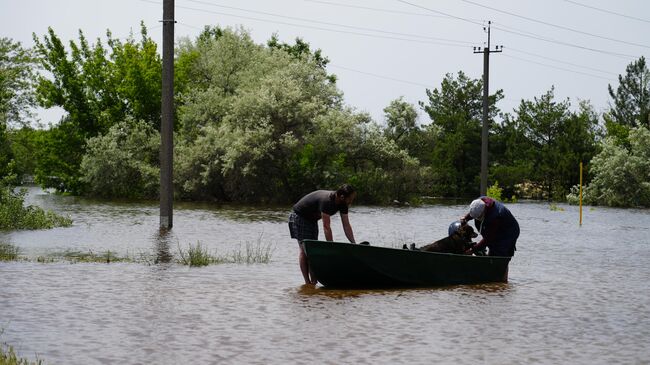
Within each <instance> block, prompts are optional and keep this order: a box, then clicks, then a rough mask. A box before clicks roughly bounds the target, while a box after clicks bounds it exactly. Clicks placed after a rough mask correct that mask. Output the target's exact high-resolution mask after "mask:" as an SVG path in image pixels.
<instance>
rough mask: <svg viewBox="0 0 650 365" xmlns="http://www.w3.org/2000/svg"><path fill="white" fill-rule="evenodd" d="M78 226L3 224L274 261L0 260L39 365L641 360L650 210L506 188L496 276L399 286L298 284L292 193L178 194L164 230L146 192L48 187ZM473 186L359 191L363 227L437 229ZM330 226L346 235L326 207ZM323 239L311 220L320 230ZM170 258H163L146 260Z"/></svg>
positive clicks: (104, 241)
mask: <svg viewBox="0 0 650 365" xmlns="http://www.w3.org/2000/svg"><path fill="white" fill-rule="evenodd" d="M29 201H30V202H31V203H34V204H38V205H39V206H42V207H45V208H48V209H53V210H55V211H56V212H58V213H61V214H65V215H70V216H71V218H72V219H73V220H74V225H73V226H72V227H70V228H58V229H53V230H42V231H21V232H0V242H8V243H12V244H14V245H17V246H19V247H20V248H21V249H22V252H23V255H25V256H28V257H31V258H35V257H37V256H41V255H49V254H52V253H56V252H61V251H65V250H77V251H86V252H87V251H92V252H103V251H106V250H111V251H114V252H117V253H118V254H119V255H145V256H146V255H149V256H150V257H154V258H160V257H164V256H166V255H176V254H177V252H178V247H182V248H187V246H188V245H189V244H196V243H197V242H200V243H201V244H202V245H205V246H207V247H208V248H209V249H210V250H212V251H215V250H216V252H217V254H220V253H227V252H231V251H233V250H237V249H241V248H242V247H245V245H246V244H254V243H257V242H262V243H263V244H270V245H272V247H273V255H272V258H271V262H270V263H268V264H250V265H246V264H222V265H210V266H207V267H199V268H195V267H192V268H190V267H187V266H182V265H179V264H175V263H162V264H145V263H111V264H98V263H76V264H71V263H68V262H55V263H45V264H43V263H37V262H33V261H32V262H25V261H21V262H0V328H2V329H4V332H3V333H2V334H1V335H0V342H5V343H8V344H11V345H13V346H14V348H15V349H16V350H17V351H18V352H19V353H20V355H22V356H25V357H28V358H31V359H34V358H36V356H37V357H38V358H40V359H43V360H44V361H45V362H46V363H47V364H153V363H155V364H179V363H200V364H209V363H214V364H286V363H290V364H302V363H304V364H307V363H316V364H352V363H363V364H377V363H378V364H393V363H395V364H432V363H445V364H446V363H448V364H528V363H542V364H560V363H562V364H648V363H650V346H648V343H650V288H649V285H648V279H649V278H650V237H649V235H650V211H648V210H638V209H612V208H604V207H596V208H590V207H585V209H584V212H583V214H584V216H583V225H582V227H579V225H578V219H579V218H578V217H579V216H578V208H577V207H574V206H566V205H560V206H559V207H560V208H561V209H563V210H551V209H550V208H549V205H548V204H546V203H532V202H522V203H516V204H508V206H509V208H510V210H511V211H512V212H513V214H514V215H515V216H516V217H517V219H518V221H519V224H520V226H521V236H520V239H519V241H518V244H517V248H518V251H517V252H516V254H515V257H514V258H513V260H512V261H511V263H510V282H509V283H507V284H504V283H499V284H485V285H461V286H450V287H442V288H422V289H394V290H328V289H324V288H322V287H320V286H317V287H316V288H310V287H305V286H303V285H302V275H301V274H300V270H299V268H298V262H297V257H298V248H297V244H296V243H295V241H292V240H290V238H289V234H288V229H287V224H286V217H287V215H288V213H289V206H286V207H274V208H268V207H265V208H255V207H235V206H217V205H210V204H182V203H178V204H176V206H175V215H174V228H173V230H172V231H171V232H170V233H169V234H160V232H159V231H158V220H159V217H158V214H159V211H158V208H157V206H156V203H155V202H154V203H107V202H101V201H89V200H84V199H80V198H75V197H63V196H56V195H51V194H45V193H43V192H42V191H40V190H39V189H35V188H33V189H31V190H30V195H29ZM467 203H468V202H460V203H459V204H457V205H428V206H423V207H417V208H393V207H366V206H353V207H352V209H351V211H350V220H351V223H352V226H353V228H354V231H355V235H356V237H357V239H358V240H359V241H360V240H367V241H370V243H371V244H372V245H377V246H387V247H395V246H401V245H402V243H410V242H416V243H417V244H418V245H420V244H424V243H428V242H430V241H432V240H434V239H439V238H442V237H444V236H446V232H447V226H448V224H449V223H451V222H452V221H453V220H455V219H457V217H459V216H460V215H461V214H463V213H464V211H465V209H466V206H467ZM335 217H336V219H335V220H334V221H333V231H334V238H335V239H339V240H343V239H344V235H343V232H342V229H341V225H340V221H338V215H337V216H335ZM321 238H322V233H321ZM158 261H165V260H162V259H161V260H158Z"/></svg>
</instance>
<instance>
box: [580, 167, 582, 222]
mask: <svg viewBox="0 0 650 365" xmlns="http://www.w3.org/2000/svg"><path fill="white" fill-rule="evenodd" d="M580 225H582V161H580Z"/></svg>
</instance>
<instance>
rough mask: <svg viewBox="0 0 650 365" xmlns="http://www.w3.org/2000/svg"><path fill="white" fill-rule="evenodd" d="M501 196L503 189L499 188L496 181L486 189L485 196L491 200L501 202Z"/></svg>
mask: <svg viewBox="0 0 650 365" xmlns="http://www.w3.org/2000/svg"><path fill="white" fill-rule="evenodd" d="M501 194H503V189H501V187H500V186H499V182H498V181H495V182H494V184H492V185H490V186H489V187H488V189H487V196H489V197H490V198H492V199H495V200H499V201H503V198H502V197H501Z"/></svg>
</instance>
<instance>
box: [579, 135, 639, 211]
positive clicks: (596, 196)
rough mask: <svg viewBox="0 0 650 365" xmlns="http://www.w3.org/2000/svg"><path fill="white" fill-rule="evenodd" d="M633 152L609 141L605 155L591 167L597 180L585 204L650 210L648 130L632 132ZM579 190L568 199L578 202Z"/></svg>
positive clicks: (588, 189) (585, 196) (587, 191)
mask: <svg viewBox="0 0 650 365" xmlns="http://www.w3.org/2000/svg"><path fill="white" fill-rule="evenodd" d="M629 143H630V148H629V149H627V148H625V147H624V146H619V145H618V144H617V143H616V142H615V140H614V139H613V138H607V139H606V140H605V141H604V142H603V145H602V151H601V152H600V153H599V154H598V155H596V156H595V157H594V158H593V159H592V160H591V162H590V164H589V166H590V169H591V173H592V175H593V179H592V180H591V183H590V184H589V185H588V186H587V187H585V188H584V189H583V202H584V203H586V204H593V205H600V204H602V205H608V206H619V207H637V206H643V207H650V131H649V130H648V129H646V128H644V127H638V128H634V129H631V130H630V134H629ZM578 199H579V197H578V187H577V186H575V187H573V188H572V189H571V193H570V194H569V195H568V196H567V200H568V201H569V202H570V203H577V202H578Z"/></svg>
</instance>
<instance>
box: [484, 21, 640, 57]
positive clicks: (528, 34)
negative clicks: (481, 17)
mask: <svg viewBox="0 0 650 365" xmlns="http://www.w3.org/2000/svg"><path fill="white" fill-rule="evenodd" d="M494 28H495V29H499V30H501V31H504V32H506V33H510V34H515V35H518V36H521V37H526V38H532V39H537V40H540V41H544V42H548V43H555V44H559V45H562V46H567V47H573V48H578V49H583V50H585V51H591V52H596V53H602V54H606V55H610V56H617V57H622V58H626V59H635V58H637V56H634V55H630V54H625V53H619V52H612V51H605V50H602V49H598V48H591V47H585V46H581V45H579V44H574V43H568V42H564V41H560V40H557V39H552V38H545V37H543V36H539V35H534V33H529V32H526V33H523V32H519V31H512V30H508V29H506V28H501V27H498V26H495V27H494Z"/></svg>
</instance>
